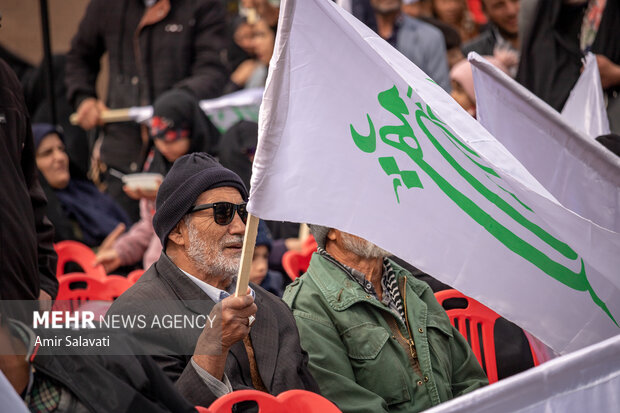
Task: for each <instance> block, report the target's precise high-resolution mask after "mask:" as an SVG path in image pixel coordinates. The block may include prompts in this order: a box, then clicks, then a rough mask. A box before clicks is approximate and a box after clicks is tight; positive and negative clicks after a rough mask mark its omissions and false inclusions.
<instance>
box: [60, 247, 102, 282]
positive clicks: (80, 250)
mask: <svg viewBox="0 0 620 413" xmlns="http://www.w3.org/2000/svg"><path fill="white" fill-rule="evenodd" d="M54 249H55V250H56V254H58V264H57V266H56V277H61V276H64V275H65V265H67V263H69V262H75V263H76V264H77V265H79V266H80V267H81V268H82V271H84V273H85V274H88V275H89V276H90V277H92V278H105V276H106V272H105V269H104V268H103V265H97V266H95V267H94V266H93V263H94V262H95V258H96V256H95V253H94V252H93V251H92V250H91V249H90V248H89V247H87V246H86V245H84V244H82V243H80V242H77V241H60V242H59V243H57V244H54Z"/></svg>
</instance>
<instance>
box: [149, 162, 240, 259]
mask: <svg viewBox="0 0 620 413" xmlns="http://www.w3.org/2000/svg"><path fill="white" fill-rule="evenodd" d="M224 186H230V187H233V188H236V189H238V190H239V193H241V196H242V197H243V199H244V200H247V199H248V192H247V190H246V189H245V185H243V181H242V180H241V178H239V176H238V175H237V174H236V173H234V172H233V171H231V170H230V169H226V168H224V167H223V166H222V165H220V163H219V162H218V161H216V160H215V158H214V157H212V156H211V155H209V154H207V153H204V152H195V153H190V154H188V155H184V156H181V157H180V158H179V159H177V160H176V161H175V162H174V164H173V165H172V168H170V172H168V174H167V175H166V178H164V181H163V182H162V183H161V186H160V187H159V191H158V192H157V200H156V212H155V216H154V217H153V228H154V229H155V233H156V234H157V236H158V237H159V239H160V240H161V245H162V246H163V247H164V250H165V248H166V241H167V240H168V234H170V231H172V230H173V228H174V227H175V226H176V225H177V224H178V223H179V221H181V219H182V218H183V217H184V216H185V215H186V214H187V213H188V212H189V210H190V209H191V208H192V206H193V205H194V202H196V199H198V197H199V196H200V194H202V193H203V192H204V191H206V190H209V189H214V188H221V187H224Z"/></svg>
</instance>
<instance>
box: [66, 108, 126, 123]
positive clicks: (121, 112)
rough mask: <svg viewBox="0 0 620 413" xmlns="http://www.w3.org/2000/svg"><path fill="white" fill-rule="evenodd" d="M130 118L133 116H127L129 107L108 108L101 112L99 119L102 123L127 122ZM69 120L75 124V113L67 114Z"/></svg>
mask: <svg viewBox="0 0 620 413" xmlns="http://www.w3.org/2000/svg"><path fill="white" fill-rule="evenodd" d="M132 120H133V118H132V117H131V116H129V108H124V109H109V110H104V111H103V112H101V121H102V122H103V123H113V122H129V121H132ZM69 122H71V124H72V125H77V113H72V114H71V116H69Z"/></svg>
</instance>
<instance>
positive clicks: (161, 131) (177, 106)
mask: <svg viewBox="0 0 620 413" xmlns="http://www.w3.org/2000/svg"><path fill="white" fill-rule="evenodd" d="M162 125H165V126H162ZM155 126H156V127H155ZM149 129H150V133H151V137H152V138H153V139H166V137H165V135H166V133H167V131H168V130H177V131H178V130H184V131H187V137H189V139H190V141H191V143H190V147H189V151H188V152H187V153H192V152H207V153H209V154H211V155H217V145H218V142H219V139H220V133H219V131H218V130H217V128H216V127H215V125H213V123H211V121H210V120H209V118H208V117H207V115H205V113H204V112H203V111H202V109H200V105H199V102H198V100H197V99H196V98H195V97H194V96H193V95H192V94H191V93H190V92H189V91H187V90H185V89H170V90H169V91H167V92H164V93H163V94H162V95H161V96H160V97H158V98H157V100H156V101H155V103H154V104H153V118H152V119H151V121H150V128H149ZM171 167H172V162H169V161H168V160H167V159H166V158H165V157H164V156H163V155H162V154H161V153H159V151H158V150H157V149H156V148H154V156H153V161H152V163H151V166H150V167H149V171H150V172H159V173H161V174H162V175H166V173H168V171H169V170H170V168H171Z"/></svg>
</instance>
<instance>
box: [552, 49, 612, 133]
mask: <svg viewBox="0 0 620 413" xmlns="http://www.w3.org/2000/svg"><path fill="white" fill-rule="evenodd" d="M562 117H563V118H564V120H565V121H566V123H568V124H569V125H571V126H572V127H573V128H575V129H577V130H580V131H582V132H585V133H586V134H588V135H589V136H590V137H592V138H596V137H597V136H601V135H607V134H608V133H609V119H608V118H607V111H606V110H605V98H604V96H603V87H602V86H601V75H600V74H599V72H598V64H597V63H596V57H595V56H594V55H593V54H592V53H588V54H587V56H586V64H585V67H584V69H583V73H582V74H581V76H579V79H578V80H577V83H575V86H574V87H573V90H571V92H570V95H569V96H568V100H567V101H566V103H565V104H564V107H563V108H562Z"/></svg>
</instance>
